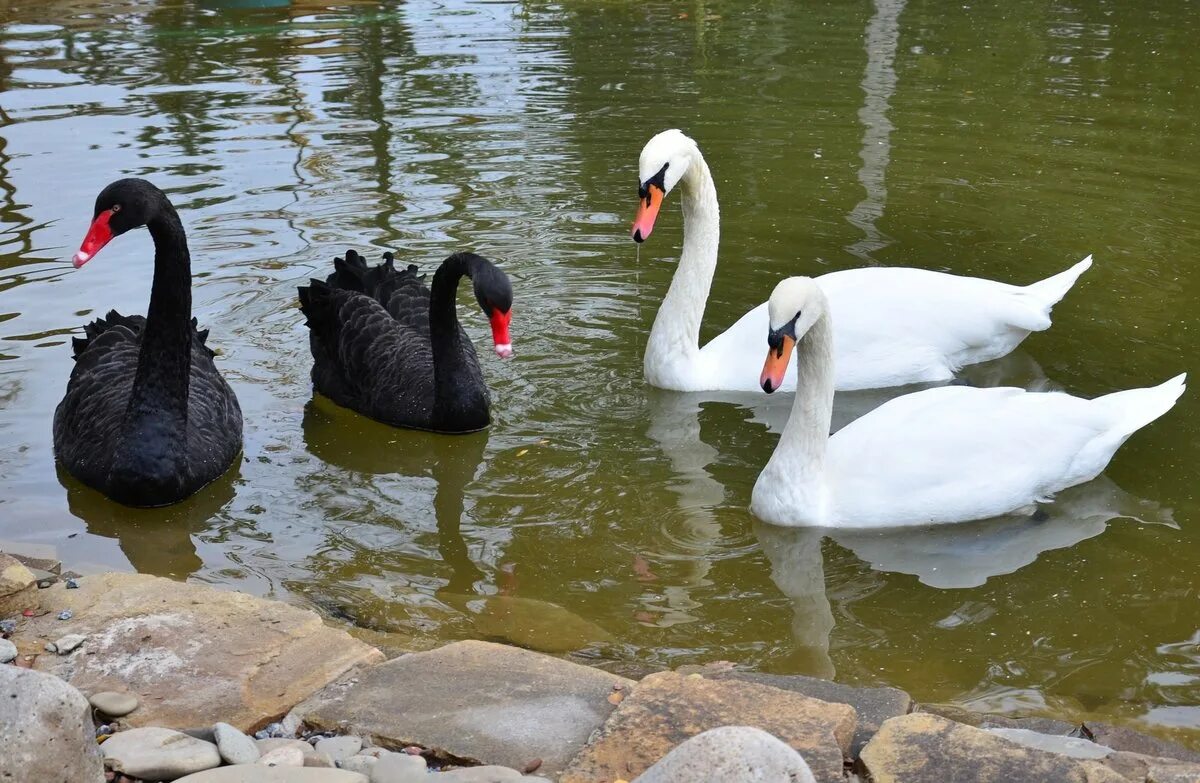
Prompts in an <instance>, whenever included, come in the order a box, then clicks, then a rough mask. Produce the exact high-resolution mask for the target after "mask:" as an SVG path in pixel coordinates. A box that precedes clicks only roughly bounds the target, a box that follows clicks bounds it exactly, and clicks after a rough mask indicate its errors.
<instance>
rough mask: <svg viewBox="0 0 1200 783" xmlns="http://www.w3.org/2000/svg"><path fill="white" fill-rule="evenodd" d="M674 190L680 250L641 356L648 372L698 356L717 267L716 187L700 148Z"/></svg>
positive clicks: (719, 228) (717, 225)
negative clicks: (678, 208) (678, 207)
mask: <svg viewBox="0 0 1200 783" xmlns="http://www.w3.org/2000/svg"><path fill="white" fill-rule="evenodd" d="M679 189H680V191H681V192H682V199H681V201H682V202H683V250H682V251H681V252H680V255H679V266H678V267H677V268H676V269H675V276H674V277H672V278H671V288H670V290H668V291H667V295H666V296H665V297H664V298H663V302H662V306H661V307H659V308H658V315H657V316H656V317H655V318H654V326H653V327H652V328H651V329H650V340H649V342H648V343H647V344H646V358H645V369H646V372H647V373H648V374H649V373H651V372H652V371H653V370H652V368H653V367H662V366H669V365H671V364H673V363H675V362H682V363H685V364H690V363H692V362H694V361H695V360H696V359H697V357H698V356H699V353H700V322H701V320H702V319H703V318H704V305H705V303H706V302H707V301H708V292H709V289H710V288H711V287H712V279H713V273H714V272H716V269H717V245H718V243H719V241H720V235H721V215H720V209H719V208H718V206H717V188H716V186H715V185H714V184H713V179H712V175H711V174H710V173H709V170H708V164H707V163H705V162H704V156H702V155H701V154H700V152H699V150H697V151H696V152H695V154H694V156H693V158H692V162H691V164H690V165H689V166H688V170H687V173H686V174H685V175H684V176H683V179H681V180H680V181H679Z"/></svg>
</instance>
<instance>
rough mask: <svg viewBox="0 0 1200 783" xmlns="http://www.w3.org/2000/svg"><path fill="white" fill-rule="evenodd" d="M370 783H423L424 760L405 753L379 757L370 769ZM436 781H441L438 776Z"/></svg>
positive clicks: (424, 775)
mask: <svg viewBox="0 0 1200 783" xmlns="http://www.w3.org/2000/svg"><path fill="white" fill-rule="evenodd" d="M370 776H371V783H424V781H425V780H426V771H425V759H423V758H421V757H420V756H410V755H408V754H407V753H389V754H388V755H386V756H380V757H379V760H378V761H376V762H375V764H374V765H372V767H371V772H370ZM437 780H439V781H440V780H442V777H441V776H440V775H439V776H438V778H437Z"/></svg>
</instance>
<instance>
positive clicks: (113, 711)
mask: <svg viewBox="0 0 1200 783" xmlns="http://www.w3.org/2000/svg"><path fill="white" fill-rule="evenodd" d="M88 701H90V702H91V703H92V706H93V707H95V708H96V709H97V710H99V711H100V712H102V713H104V714H105V715H107V716H109V717H110V718H122V717H124V716H126V715H128V714H129V713H131V712H133V711H134V710H136V709H137V708H138V698H137V696H134V695H133V694H132V693H118V692H117V691H100V692H99V693H93V694H92V697H91V698H90V699H88Z"/></svg>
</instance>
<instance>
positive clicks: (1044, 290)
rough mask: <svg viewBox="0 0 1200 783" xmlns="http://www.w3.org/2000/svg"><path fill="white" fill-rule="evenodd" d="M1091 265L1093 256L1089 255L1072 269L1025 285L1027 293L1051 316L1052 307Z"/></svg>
mask: <svg viewBox="0 0 1200 783" xmlns="http://www.w3.org/2000/svg"><path fill="white" fill-rule="evenodd" d="M1091 267H1092V257H1091V256H1090V255H1089V256H1088V257H1087V258H1085V259H1083V260H1082V261H1080V262H1079V263H1078V264H1076V265H1075V266H1073V267H1071V268H1070V269H1067V270H1064V271H1062V272H1059V273H1058V274H1057V275H1054V276H1052V277H1047V278H1046V279H1045V280H1039V281H1038V282H1036V283H1033V284H1031V285H1027V286H1025V293H1026V294H1027V295H1028V296H1030V297H1032V298H1033V299H1035V300H1036V301H1037V302H1038V303H1039V304H1041V305H1042V307H1043V308H1044V309H1045V312H1046V315H1047V316H1049V315H1050V308H1052V307H1054V305H1056V304H1058V302H1059V301H1060V300H1061V299H1062V298H1063V297H1064V296H1066V295H1067V291H1070V290H1071V288H1072V286H1074V285H1075V282H1076V281H1077V280H1079V276H1080V275H1082V274H1083V273H1084V272H1086V271H1088V270H1089V269H1091Z"/></svg>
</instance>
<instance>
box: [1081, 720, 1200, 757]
mask: <svg viewBox="0 0 1200 783" xmlns="http://www.w3.org/2000/svg"><path fill="white" fill-rule="evenodd" d="M1087 729H1088V730H1089V731H1090V732H1091V733H1092V737H1093V739H1095V741H1096V742H1098V743H1100V744H1101V745H1107V746H1108V747H1110V748H1112V749H1113V750H1123V751H1126V752H1128V753H1140V754H1142V755H1144V756H1157V757H1160V758H1169V759H1178V760H1180V761H1190V762H1192V763H1200V751H1195V750H1192V749H1191V748H1185V747H1184V746H1183V745H1180V744H1179V743H1177V742H1171V741H1170V740H1165V739H1159V738H1158V737H1151V736H1150V735H1148V734H1142V733H1141V732H1140V731H1134V730H1133V729H1130V728H1126V727H1125V726H1110V725H1108V724H1107V723H1088V724H1087Z"/></svg>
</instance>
